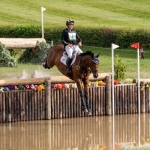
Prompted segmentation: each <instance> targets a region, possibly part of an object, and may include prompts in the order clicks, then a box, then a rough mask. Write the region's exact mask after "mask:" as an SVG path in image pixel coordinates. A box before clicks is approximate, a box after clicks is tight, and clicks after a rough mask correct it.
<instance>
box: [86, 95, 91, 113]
mask: <svg viewBox="0 0 150 150" xmlns="http://www.w3.org/2000/svg"><path fill="white" fill-rule="evenodd" d="M85 99H86V107H87V110H88V115H92V113H91V109H90V104H89V98H88V93H85Z"/></svg>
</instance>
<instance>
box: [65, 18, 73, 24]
mask: <svg viewBox="0 0 150 150" xmlns="http://www.w3.org/2000/svg"><path fill="white" fill-rule="evenodd" d="M70 24H72V25H74V21H73V20H71V19H69V20H67V21H66V25H70Z"/></svg>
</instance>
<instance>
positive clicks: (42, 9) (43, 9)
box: [41, 7, 46, 38]
mask: <svg viewBox="0 0 150 150" xmlns="http://www.w3.org/2000/svg"><path fill="white" fill-rule="evenodd" d="M45 10H46V8H44V7H41V20H42V38H44V17H43V12H44V11H45Z"/></svg>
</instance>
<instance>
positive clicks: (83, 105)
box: [79, 90, 88, 113]
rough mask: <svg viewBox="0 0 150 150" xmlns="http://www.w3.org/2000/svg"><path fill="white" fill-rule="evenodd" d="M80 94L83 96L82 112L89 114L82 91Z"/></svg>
mask: <svg viewBox="0 0 150 150" xmlns="http://www.w3.org/2000/svg"><path fill="white" fill-rule="evenodd" d="M79 93H80V96H81V105H82V111H84V112H85V113H88V110H87V107H86V103H85V100H84V93H83V91H82V90H80V91H79Z"/></svg>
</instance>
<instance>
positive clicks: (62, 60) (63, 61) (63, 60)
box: [60, 54, 76, 66]
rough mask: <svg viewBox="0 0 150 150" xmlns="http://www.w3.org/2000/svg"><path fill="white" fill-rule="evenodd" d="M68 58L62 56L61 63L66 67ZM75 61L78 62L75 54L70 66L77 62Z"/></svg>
mask: <svg viewBox="0 0 150 150" xmlns="http://www.w3.org/2000/svg"><path fill="white" fill-rule="evenodd" d="M67 58H68V57H66V56H62V57H61V59H60V61H61V62H62V63H63V64H64V65H66V60H67ZM75 60H76V55H75V54H74V56H73V59H72V62H71V64H70V66H71V65H72V64H73V63H74V62H75Z"/></svg>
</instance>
